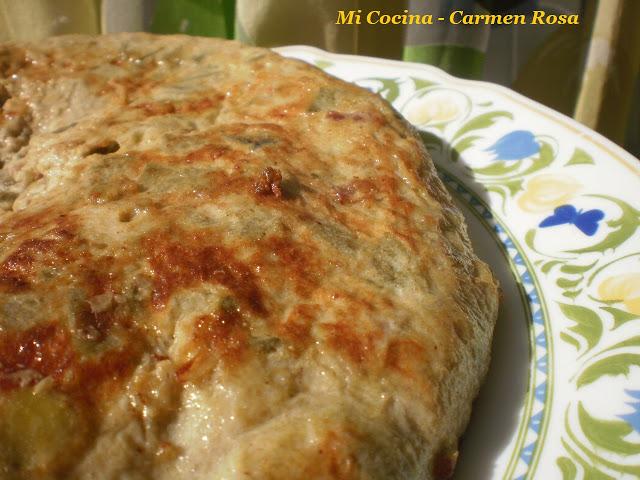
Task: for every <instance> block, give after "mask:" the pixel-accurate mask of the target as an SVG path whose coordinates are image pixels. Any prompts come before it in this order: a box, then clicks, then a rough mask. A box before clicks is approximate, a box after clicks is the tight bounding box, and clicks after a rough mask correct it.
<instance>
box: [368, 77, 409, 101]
mask: <svg viewBox="0 0 640 480" xmlns="http://www.w3.org/2000/svg"><path fill="white" fill-rule="evenodd" d="M362 80H373V81H376V82H380V84H381V85H382V86H381V87H380V88H379V89H378V90H377V93H378V94H379V95H380V96H382V97H383V98H384V99H385V100H387V101H388V102H389V103H393V102H394V100H395V99H396V98H398V96H399V95H400V87H398V81H397V80H396V79H395V78H380V77H372V78H363V79H362Z"/></svg>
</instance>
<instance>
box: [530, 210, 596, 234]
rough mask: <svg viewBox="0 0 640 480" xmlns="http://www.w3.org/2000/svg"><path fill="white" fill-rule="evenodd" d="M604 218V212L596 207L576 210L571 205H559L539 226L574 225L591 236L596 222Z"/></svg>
mask: <svg viewBox="0 0 640 480" xmlns="http://www.w3.org/2000/svg"><path fill="white" fill-rule="evenodd" d="M603 218H604V212H603V211H602V210H600V209H598V208H594V209H593V210H587V211H586V212H583V211H582V210H576V207H574V206H573V205H561V206H559V207H558V208H556V209H555V210H554V211H553V215H550V216H548V217H547V218H545V219H544V220H543V221H542V222H540V225H538V226H539V227H542V228H545V227H553V226H555V225H565V224H569V225H575V226H576V227H578V228H579V229H580V231H581V232H582V233H584V234H585V235H589V236H590V237H591V236H593V235H594V234H595V233H596V232H597V231H598V227H599V225H598V222H599V221H600V220H602V219H603Z"/></svg>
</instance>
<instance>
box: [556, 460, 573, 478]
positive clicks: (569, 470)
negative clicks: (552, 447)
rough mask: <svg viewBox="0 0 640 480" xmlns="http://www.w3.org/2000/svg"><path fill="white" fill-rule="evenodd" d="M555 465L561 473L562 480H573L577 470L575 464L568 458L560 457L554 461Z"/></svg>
mask: <svg viewBox="0 0 640 480" xmlns="http://www.w3.org/2000/svg"><path fill="white" fill-rule="evenodd" d="M556 464H557V465H558V468H560V471H561V472H562V480H574V479H575V478H576V474H577V473H578V470H577V469H576V464H575V463H573V461H572V460H571V459H570V458H567V457H560V458H558V459H557V460H556Z"/></svg>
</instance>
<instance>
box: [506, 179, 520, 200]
mask: <svg viewBox="0 0 640 480" xmlns="http://www.w3.org/2000/svg"><path fill="white" fill-rule="evenodd" d="M523 182H524V180H511V181H510V182H504V186H505V187H507V188H508V189H509V193H510V194H511V195H512V196H513V195H515V194H516V193H518V192H519V191H520V190H522V183H523Z"/></svg>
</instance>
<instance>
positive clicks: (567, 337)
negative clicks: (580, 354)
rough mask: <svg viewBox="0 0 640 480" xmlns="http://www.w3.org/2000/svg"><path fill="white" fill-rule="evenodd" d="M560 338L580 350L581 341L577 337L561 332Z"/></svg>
mask: <svg viewBox="0 0 640 480" xmlns="http://www.w3.org/2000/svg"><path fill="white" fill-rule="evenodd" d="M560 339H561V340H563V341H564V342H566V343H568V344H569V345H572V346H574V347H575V348H576V350H578V351H580V342H579V341H578V340H576V339H575V338H573V337H572V336H571V335H569V334H568V333H566V332H560Z"/></svg>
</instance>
